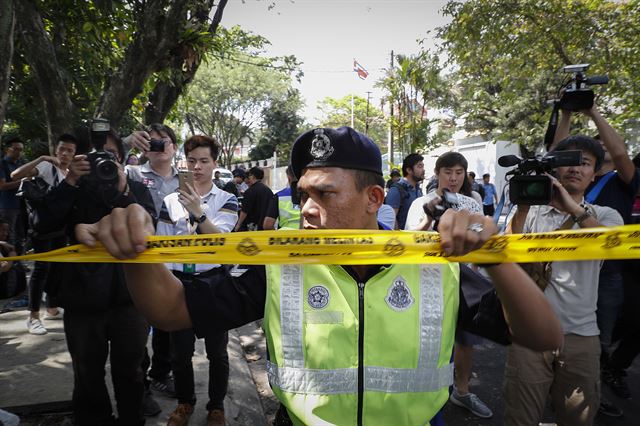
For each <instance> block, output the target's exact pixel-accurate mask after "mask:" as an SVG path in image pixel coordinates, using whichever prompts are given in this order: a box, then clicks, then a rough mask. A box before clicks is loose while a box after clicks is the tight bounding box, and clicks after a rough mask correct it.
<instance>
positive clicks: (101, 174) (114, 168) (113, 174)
mask: <svg viewBox="0 0 640 426" xmlns="http://www.w3.org/2000/svg"><path fill="white" fill-rule="evenodd" d="M96 176H97V177H98V179H100V180H102V181H111V180H114V179H116V178H117V177H118V165H117V164H116V163H115V162H113V161H111V160H99V161H98V162H97V163H96Z"/></svg>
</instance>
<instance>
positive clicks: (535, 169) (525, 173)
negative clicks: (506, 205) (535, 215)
mask: <svg viewBox="0 0 640 426" xmlns="http://www.w3.org/2000/svg"><path fill="white" fill-rule="evenodd" d="M498 164H499V165H500V166H502V167H512V166H518V167H517V168H516V169H514V170H511V171H509V172H507V176H509V175H511V176H513V177H512V178H511V179H510V180H509V199H510V200H511V203H513V204H516V205H521V204H522V205H529V206H535V205H547V204H549V203H550V202H551V199H552V198H553V183H552V182H551V178H549V176H545V175H544V174H543V173H550V172H552V171H553V169H555V168H557V167H569V166H578V165H580V164H582V151H580V150H571V151H557V152H553V151H552V152H550V153H548V154H547V155H545V156H536V157H533V158H524V159H523V158H520V157H518V156H516V155H503V156H502V157H500V158H498Z"/></svg>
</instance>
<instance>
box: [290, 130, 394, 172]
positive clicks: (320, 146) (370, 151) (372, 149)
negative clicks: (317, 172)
mask: <svg viewBox="0 0 640 426" xmlns="http://www.w3.org/2000/svg"><path fill="white" fill-rule="evenodd" d="M291 166H292V167H293V173H294V174H295V176H296V177H297V178H298V179H299V178H300V176H301V175H302V170H304V169H306V168H314V167H340V168H342V169H355V170H365V171H369V172H373V173H376V174H379V175H381V176H382V157H381V155H380V149H379V148H378V146H377V145H376V144H375V143H373V141H372V140H371V139H369V138H368V137H367V136H365V135H363V134H362V133H360V132H357V131H355V130H354V129H352V128H351V127H346V126H345V127H340V128H339V129H331V128H318V129H314V130H310V131H308V132H306V133H303V134H302V135H300V137H298V139H296V141H295V142H294V144H293V147H292V148H291Z"/></svg>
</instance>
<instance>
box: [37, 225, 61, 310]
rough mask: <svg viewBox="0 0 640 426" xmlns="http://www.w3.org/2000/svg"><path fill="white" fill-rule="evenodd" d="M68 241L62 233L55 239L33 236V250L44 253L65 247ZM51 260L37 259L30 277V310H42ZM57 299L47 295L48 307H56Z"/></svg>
mask: <svg viewBox="0 0 640 426" xmlns="http://www.w3.org/2000/svg"><path fill="white" fill-rule="evenodd" d="M66 241H67V237H66V236H65V235H62V236H60V237H57V238H54V239H44V240H40V239H38V238H35V237H34V238H32V239H31V243H32V245H33V250H34V251H35V252H36V253H44V252H47V251H49V250H53V249H57V248H60V247H64V246H65V244H66ZM49 265H50V263H49V262H39V261H36V262H35V264H34V266H33V273H32V274H31V278H30V279H29V311H31V312H37V311H39V310H40V303H41V302H42V292H43V290H44V286H45V284H46V282H47V276H48V275H49ZM55 306H56V304H55V301H52V300H51V298H50V297H49V295H47V308H52V307H55Z"/></svg>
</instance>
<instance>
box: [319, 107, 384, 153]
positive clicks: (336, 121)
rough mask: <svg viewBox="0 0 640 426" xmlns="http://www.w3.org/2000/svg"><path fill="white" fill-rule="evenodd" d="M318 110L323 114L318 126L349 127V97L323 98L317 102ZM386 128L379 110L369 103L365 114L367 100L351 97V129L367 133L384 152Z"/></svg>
mask: <svg viewBox="0 0 640 426" xmlns="http://www.w3.org/2000/svg"><path fill="white" fill-rule="evenodd" d="M318 109H319V110H320V112H321V113H322V114H323V118H322V120H321V121H320V126H322V127H334V128H337V127H342V126H351V95H347V96H345V97H343V98H340V99H334V98H330V97H327V98H324V99H323V100H322V101H320V102H319V104H318ZM367 124H368V125H369V130H368V132H367V131H366V129H367ZM386 126H387V124H386V120H385V117H384V114H383V113H382V110H381V109H380V108H378V107H377V106H376V105H374V104H373V103H372V102H371V101H370V102H369V109H368V112H367V99H366V98H363V97H360V96H354V97H353V127H354V128H355V129H356V130H357V131H359V132H362V133H367V134H368V136H369V137H370V138H371V139H372V140H373V141H374V142H375V143H376V144H378V146H379V147H380V149H381V150H385V151H386V140H387V128H386Z"/></svg>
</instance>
